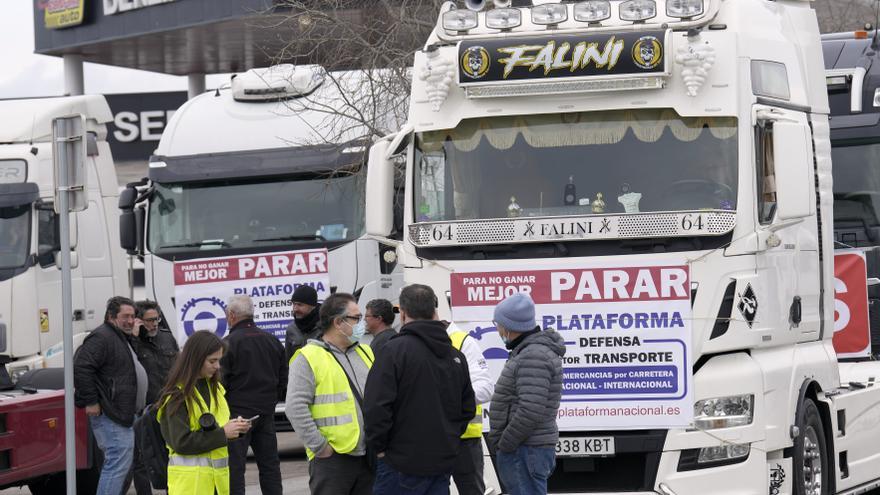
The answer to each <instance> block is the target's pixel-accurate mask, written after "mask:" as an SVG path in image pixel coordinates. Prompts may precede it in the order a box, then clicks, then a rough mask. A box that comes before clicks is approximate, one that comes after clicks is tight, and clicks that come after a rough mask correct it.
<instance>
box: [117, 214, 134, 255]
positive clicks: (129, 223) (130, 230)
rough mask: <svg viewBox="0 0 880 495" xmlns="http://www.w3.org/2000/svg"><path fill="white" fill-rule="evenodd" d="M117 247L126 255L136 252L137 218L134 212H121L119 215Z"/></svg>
mask: <svg viewBox="0 0 880 495" xmlns="http://www.w3.org/2000/svg"><path fill="white" fill-rule="evenodd" d="M119 246H120V247H121V248H122V249H124V250H125V252H127V253H128V254H136V252H137V247H138V233H137V218H136V217H135V213H134V210H122V213H120V214H119Z"/></svg>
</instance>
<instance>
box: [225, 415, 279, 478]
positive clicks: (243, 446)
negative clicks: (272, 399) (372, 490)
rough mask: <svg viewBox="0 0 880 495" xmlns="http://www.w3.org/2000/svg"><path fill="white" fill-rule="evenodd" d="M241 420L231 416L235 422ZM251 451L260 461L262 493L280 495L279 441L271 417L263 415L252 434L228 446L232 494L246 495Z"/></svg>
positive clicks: (254, 422)
mask: <svg viewBox="0 0 880 495" xmlns="http://www.w3.org/2000/svg"><path fill="white" fill-rule="evenodd" d="M238 416H239V415H238V414H235V413H233V414H231V415H230V417H233V418H235V417H238ZM242 416H244V415H243V414H242ZM248 447H250V448H252V449H253V451H254V458H256V460H257V469H259V471H260V491H261V492H262V493H263V495H281V461H279V460H278V437H277V436H276V435H275V418H274V415H272V414H264V415H261V416H260V417H259V418H257V419H255V420H254V421H253V423H252V424H251V429H250V431H248V432H247V433H246V434H245V435H243V436H242V437H241V438H238V439H236V440H232V441H231V442H229V493H230V494H231V495H244V471H245V466H246V464H247V451H248Z"/></svg>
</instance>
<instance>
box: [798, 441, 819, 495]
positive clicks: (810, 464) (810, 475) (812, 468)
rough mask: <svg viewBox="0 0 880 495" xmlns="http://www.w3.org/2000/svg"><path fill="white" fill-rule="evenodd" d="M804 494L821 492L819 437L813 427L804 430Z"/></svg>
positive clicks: (809, 494) (810, 494) (812, 494)
mask: <svg viewBox="0 0 880 495" xmlns="http://www.w3.org/2000/svg"><path fill="white" fill-rule="evenodd" d="M803 459H804V470H803V473H804V480H803V481H804V494H805V495H821V494H822V459H821V451H820V450H819V437H818V435H816V430H815V429H814V428H813V427H808V428H807V429H806V431H805V432H804V451H803Z"/></svg>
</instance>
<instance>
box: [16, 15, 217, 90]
mask: <svg viewBox="0 0 880 495" xmlns="http://www.w3.org/2000/svg"><path fill="white" fill-rule="evenodd" d="M0 5H2V15H0V46H2V47H3V49H2V51H0V62H2V64H0V67H2V68H0V98H20V97H27V96H56V95H61V94H63V93H64V66H63V63H62V61H61V58H59V57H49V56H46V55H35V54H34V19H33V17H34V15H33V0H0ZM84 76H85V92H86V93H139V92H148V91H186V77H179V76H168V75H163V74H157V73H155V72H146V71H139V70H131V69H119V68H115V67H110V66H106V65H99V64H89V63H86V64H85V68H84ZM226 78H227V76H211V77H208V81H207V86H208V87H209V88H211V87H214V86H216V85H217V83H218V81H225V80H226Z"/></svg>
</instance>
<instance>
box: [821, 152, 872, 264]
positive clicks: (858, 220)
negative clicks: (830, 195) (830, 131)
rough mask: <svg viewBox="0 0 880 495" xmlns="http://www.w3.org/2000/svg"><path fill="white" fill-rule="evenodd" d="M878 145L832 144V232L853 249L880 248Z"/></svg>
mask: <svg viewBox="0 0 880 495" xmlns="http://www.w3.org/2000/svg"><path fill="white" fill-rule="evenodd" d="M878 162H880V143H855V144H848V143H834V145H833V146H832V148H831V163H833V164H834V169H833V174H834V230H835V231H836V233H837V239H836V240H838V241H840V242H842V243H844V244H846V245H850V246H853V247H862V246H876V245H880V167H877V165H876V164H877V163H878Z"/></svg>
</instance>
